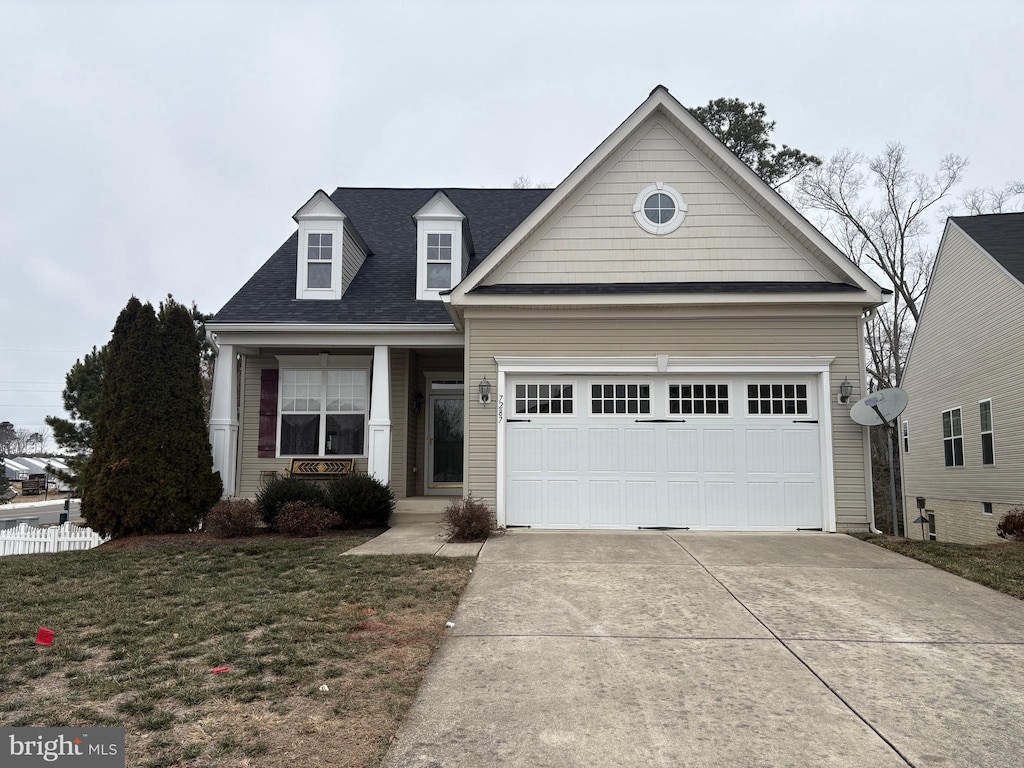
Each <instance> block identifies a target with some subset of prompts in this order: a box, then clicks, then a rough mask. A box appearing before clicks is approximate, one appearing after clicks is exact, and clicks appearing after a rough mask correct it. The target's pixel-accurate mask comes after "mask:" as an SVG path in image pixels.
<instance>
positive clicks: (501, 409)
mask: <svg viewBox="0 0 1024 768" xmlns="http://www.w3.org/2000/svg"><path fill="white" fill-rule="evenodd" d="M504 418H505V395H504V394H500V395H498V423H499V424H501V420H502V419H504Z"/></svg>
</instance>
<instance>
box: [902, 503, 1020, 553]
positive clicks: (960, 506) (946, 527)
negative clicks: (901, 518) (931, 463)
mask: <svg viewBox="0 0 1024 768" xmlns="http://www.w3.org/2000/svg"><path fill="white" fill-rule="evenodd" d="M982 501H989V499H983V500H982ZM906 503H907V507H906V509H907V511H908V512H909V513H910V525H909V526H907V538H908V539H917V540H918V541H920V540H921V526H920V524H918V525H914V520H916V519H917V515H918V510H917V502H916V500H915V499H914V497H912V496H908V497H907V500H906ZM1012 508H1013V505H1011V504H995V503H993V504H992V514H991V515H986V514H984V512H983V511H982V507H981V502H980V501H961V500H958V499H928V506H927V508H926V511H925V517H927V516H928V513H929V512H931V513H934V515H935V540H936V541H952V542H955V543H957V544H993V543H995V542H997V541H1002V539H1000V538H999V536H998V535H997V534H996V526H997V525H998V524H999V520H1000V519H1001V518H1002V516H1003V515H1005V514H1006V513H1007V512H1009V511H1010V510H1011V509H1012ZM924 535H925V538H928V526H927V525H925V527H924Z"/></svg>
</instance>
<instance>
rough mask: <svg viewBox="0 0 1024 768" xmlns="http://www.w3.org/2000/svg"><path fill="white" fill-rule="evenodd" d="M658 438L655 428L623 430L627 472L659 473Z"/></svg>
mask: <svg viewBox="0 0 1024 768" xmlns="http://www.w3.org/2000/svg"><path fill="white" fill-rule="evenodd" d="M657 441H658V436H657V434H656V433H655V431H654V428H653V427H648V428H646V429H624V430H622V443H623V449H624V453H623V459H624V461H623V463H622V468H623V469H624V470H625V471H626V472H649V473H651V474H655V473H656V472H657V471H658V460H657V453H658V450H657V449H658V442H657Z"/></svg>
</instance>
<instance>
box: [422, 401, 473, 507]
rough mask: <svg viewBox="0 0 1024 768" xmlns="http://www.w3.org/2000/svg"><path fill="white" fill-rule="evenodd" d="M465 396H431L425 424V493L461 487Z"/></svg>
mask: <svg viewBox="0 0 1024 768" xmlns="http://www.w3.org/2000/svg"><path fill="white" fill-rule="evenodd" d="M464 403H465V401H464V399H463V396H462V395H461V394H459V395H449V394H445V395H432V396H431V398H430V411H429V421H430V423H429V424H428V425H427V493H452V492H454V491H457V490H460V489H461V488H462V456H463V453H462V433H463V423H464V407H463V406H464Z"/></svg>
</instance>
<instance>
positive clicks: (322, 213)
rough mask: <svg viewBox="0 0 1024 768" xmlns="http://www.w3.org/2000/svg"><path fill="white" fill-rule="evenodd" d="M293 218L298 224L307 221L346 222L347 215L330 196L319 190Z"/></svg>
mask: <svg viewBox="0 0 1024 768" xmlns="http://www.w3.org/2000/svg"><path fill="white" fill-rule="evenodd" d="M292 218H293V219H295V221H296V222H298V221H303V220H306V219H340V220H344V219H345V214H344V213H343V212H342V210H341V209H340V208H339V207H338V206H336V205H335V204H334V201H333V200H331V197H330V195H328V194H327V193H326V192H324V191H323V190H322V189H318V190H317V191H316V192H314V193H313V196H312V197H311V198H309V200H307V201H306V202H305V203H303V204H302V206H301V207H300V208H299V210H297V211H296V212H295V213H294V214H293V215H292Z"/></svg>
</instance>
